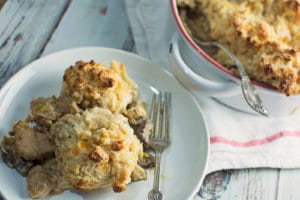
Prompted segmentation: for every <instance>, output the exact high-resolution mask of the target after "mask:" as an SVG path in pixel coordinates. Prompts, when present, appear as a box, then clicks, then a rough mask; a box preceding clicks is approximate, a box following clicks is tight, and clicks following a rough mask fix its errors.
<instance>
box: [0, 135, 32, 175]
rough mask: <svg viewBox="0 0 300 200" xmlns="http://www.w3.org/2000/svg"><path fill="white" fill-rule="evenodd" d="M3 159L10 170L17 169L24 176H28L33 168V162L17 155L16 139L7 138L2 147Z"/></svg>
mask: <svg viewBox="0 0 300 200" xmlns="http://www.w3.org/2000/svg"><path fill="white" fill-rule="evenodd" d="M0 152H1V157H2V159H3V161H4V162H5V164H6V165H7V166H8V167H10V168H15V169H16V170H17V171H18V172H19V173H20V174H21V175H22V176H26V175H27V173H28V171H29V170H30V168H31V167H32V166H34V162H33V161H27V160H25V159H24V158H22V157H21V156H20V154H18V153H17V150H16V145H15V138H14V137H13V136H5V137H4V138H3V141H2V142H1V146H0Z"/></svg>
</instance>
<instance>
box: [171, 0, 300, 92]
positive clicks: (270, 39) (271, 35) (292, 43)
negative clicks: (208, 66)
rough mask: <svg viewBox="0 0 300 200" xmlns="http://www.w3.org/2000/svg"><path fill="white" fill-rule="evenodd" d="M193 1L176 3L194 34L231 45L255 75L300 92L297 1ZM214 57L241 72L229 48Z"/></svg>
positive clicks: (299, 12)
mask: <svg viewBox="0 0 300 200" xmlns="http://www.w3.org/2000/svg"><path fill="white" fill-rule="evenodd" d="M189 1H191V0H189ZM189 1H188V0H180V1H177V3H178V6H179V12H180V16H181V18H182V21H183V23H184V25H185V26H186V28H187V30H188V32H189V33H190V34H191V35H192V37H196V38H201V39H202V40H203V38H204V39H206V40H215V41H218V42H220V43H221V44H222V45H223V46H225V47H226V48H229V49H231V51H232V52H233V53H234V54H235V55H236V56H237V57H238V59H239V60H240V61H241V63H242V64H243V65H244V67H245V68H246V71H247V72H248V74H249V76H250V77H251V78H253V79H255V80H257V81H260V82H264V83H267V84H269V85H271V86H273V87H274V88H276V89H277V90H278V91H280V92H282V93H284V94H286V95H287V96H290V95H296V94H299V93H300V76H299V74H300V72H299V71H300V54H299V50H300V1H299V0H278V1H274V0H268V1H265V0H257V1H253V0H245V1H236V0H193V3H189ZM195 24H197V25H196V26H195ZM198 24H201V25H198ZM199 29H201V30H199ZM211 56H212V57H213V58H214V59H215V60H216V61H218V62H219V63H220V64H222V65H223V66H225V67H227V68H228V69H230V70H232V71H233V72H234V73H236V74H238V73H237V71H236V68H235V67H234V66H233V63H232V61H231V60H230V58H229V57H228V56H227V55H226V53H224V52H223V51H221V50H220V51H218V52H217V53H216V54H214V55H211Z"/></svg>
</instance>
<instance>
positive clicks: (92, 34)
mask: <svg viewBox="0 0 300 200" xmlns="http://www.w3.org/2000/svg"><path fill="white" fill-rule="evenodd" d="M81 46H105V47H113V48H118V49H124V50H127V51H132V49H133V47H134V42H133V38H132V34H131V30H130V25H129V21H128V18H127V14H126V11H125V7H124V4H123V1H107V0H98V1H93V0H88V1H84V3H83V1H82V0H73V1H72V3H71V4H70V7H69V9H68V10H67V12H66V14H65V15H64V17H63V18H62V20H61V23H60V24H59V26H58V28H57V30H56V31H55V32H54V34H53V36H52V38H51V40H50V42H49V43H48V45H47V47H46V48H45V51H44V52H43V55H45V54H49V53H51V52H55V51H58V50H61V49H66V48H73V47H81Z"/></svg>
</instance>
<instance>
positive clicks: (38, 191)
mask: <svg viewBox="0 0 300 200" xmlns="http://www.w3.org/2000/svg"><path fill="white" fill-rule="evenodd" d="M54 187H55V182H54V181H53V180H52V178H51V174H50V173H49V172H48V171H47V170H46V169H44V168H43V167H42V166H40V165H36V166H34V167H33V168H32V169H31V170H30V171H29V173H28V176H27V191H28V194H29V196H30V197H31V198H34V199H36V198H44V197H46V196H48V195H49V193H50V192H51V190H52V189H53V188H54Z"/></svg>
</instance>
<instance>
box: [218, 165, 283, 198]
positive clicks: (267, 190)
mask: <svg viewBox="0 0 300 200" xmlns="http://www.w3.org/2000/svg"><path fill="white" fill-rule="evenodd" d="M278 175H279V170H275V169H243V170H234V171H233V173H232V177H231V182H230V183H229V185H228V186H227V190H226V191H225V192H224V194H223V195H222V196H221V197H220V198H219V199H220V200H275V199H276V195H277V183H278Z"/></svg>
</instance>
